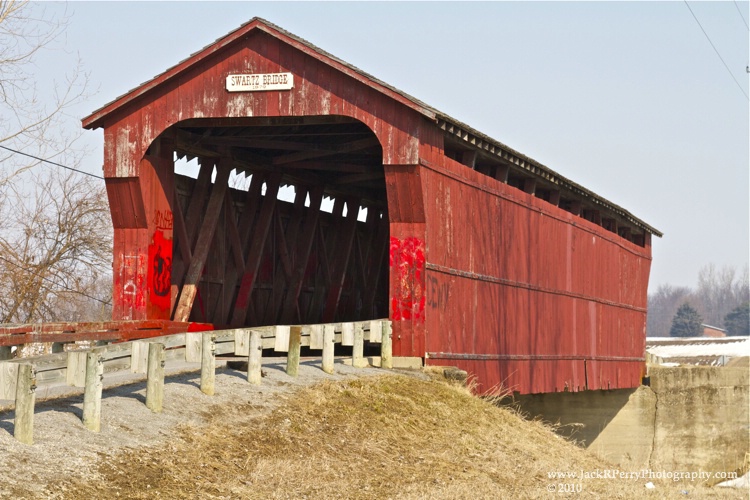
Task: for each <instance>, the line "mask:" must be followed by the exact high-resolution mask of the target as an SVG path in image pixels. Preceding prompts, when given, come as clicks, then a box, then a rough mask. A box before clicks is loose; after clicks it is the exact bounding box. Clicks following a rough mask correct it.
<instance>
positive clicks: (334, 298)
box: [323, 199, 359, 322]
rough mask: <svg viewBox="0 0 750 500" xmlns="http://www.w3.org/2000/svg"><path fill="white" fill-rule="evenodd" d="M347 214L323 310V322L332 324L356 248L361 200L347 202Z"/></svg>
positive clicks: (336, 248)
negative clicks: (355, 241)
mask: <svg viewBox="0 0 750 500" xmlns="http://www.w3.org/2000/svg"><path fill="white" fill-rule="evenodd" d="M346 206H347V210H348V211H347V213H346V219H345V221H344V225H343V227H342V229H341V234H340V235H339V237H338V238H337V240H336V247H335V248H334V258H333V271H332V276H331V285H330V287H329V289H328V297H327V298H326V304H325V309H324V310H323V321H324V322H332V321H334V320H335V319H336V312H337V310H338V306H339V301H340V300H341V290H342V289H343V288H344V280H345V279H346V271H347V269H348V268H349V260H350V259H351V256H352V248H353V246H354V235H355V234H356V231H357V215H358V214H359V200H355V199H348V200H346Z"/></svg>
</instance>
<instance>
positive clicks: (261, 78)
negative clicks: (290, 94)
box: [227, 73, 294, 92]
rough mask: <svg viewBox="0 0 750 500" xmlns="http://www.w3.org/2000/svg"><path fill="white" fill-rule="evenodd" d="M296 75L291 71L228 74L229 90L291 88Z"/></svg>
mask: <svg viewBox="0 0 750 500" xmlns="http://www.w3.org/2000/svg"><path fill="white" fill-rule="evenodd" d="M293 87H294V75H293V74H291V73H265V74H256V75H229V76H227V90H228V91H229V92H254V91H258V90H291V89H292V88H293Z"/></svg>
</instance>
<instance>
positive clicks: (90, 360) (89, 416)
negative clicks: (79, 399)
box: [83, 349, 104, 432]
mask: <svg viewBox="0 0 750 500" xmlns="http://www.w3.org/2000/svg"><path fill="white" fill-rule="evenodd" d="M103 379H104V364H103V363H102V353H101V351H100V350H98V349H93V350H91V351H89V352H88V353H86V382H85V384H86V385H85V387H86V388H85V389H84V390H83V425H84V427H86V428H87V429H88V430H90V431H93V432H99V431H100V430H101V419H102V386H103V385H104V384H103Z"/></svg>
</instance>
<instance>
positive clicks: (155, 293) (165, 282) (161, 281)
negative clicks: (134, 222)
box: [148, 212, 172, 315]
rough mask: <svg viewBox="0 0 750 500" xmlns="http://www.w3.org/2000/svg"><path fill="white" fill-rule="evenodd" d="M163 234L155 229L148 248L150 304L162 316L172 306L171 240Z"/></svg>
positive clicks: (162, 231)
mask: <svg viewBox="0 0 750 500" xmlns="http://www.w3.org/2000/svg"><path fill="white" fill-rule="evenodd" d="M170 214H171V212H170ZM164 232H165V230H163V229H157V230H156V231H155V232H154V238H153V242H152V243H151V245H149V247H148V261H149V263H150V265H151V268H150V269H149V276H150V280H149V283H148V286H149V292H150V293H149V295H150V297H151V303H152V304H153V305H154V306H155V307H157V308H158V309H159V310H161V311H162V312H163V314H167V315H169V313H170V309H171V305H172V300H171V287H172V238H168V239H167V238H165V236H164ZM170 232H171V231H170ZM170 236H171V235H170Z"/></svg>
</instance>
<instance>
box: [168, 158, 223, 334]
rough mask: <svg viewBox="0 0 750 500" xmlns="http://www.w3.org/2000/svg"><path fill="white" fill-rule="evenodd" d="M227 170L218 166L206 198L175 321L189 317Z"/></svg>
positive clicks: (213, 227)
mask: <svg viewBox="0 0 750 500" xmlns="http://www.w3.org/2000/svg"><path fill="white" fill-rule="evenodd" d="M229 172H230V168H229V166H224V165H222V166H221V168H218V173H217V175H216V182H215V183H214V185H213V188H212V189H211V196H210V198H209V200H208V207H207V208H206V214H205V217H204V218H203V224H202V225H201V228H200V232H199V233H198V241H197V242H196V244H195V253H194V255H193V260H191V261H190V267H189V269H188V272H187V273H186V275H185V281H184V284H183V285H182V292H181V293H180V300H179V302H178V304H177V306H176V308H175V313H174V320H175V321H188V319H189V318H190V312H191V311H192V309H193V301H194V300H195V295H196V293H197V291H198V283H199V282H200V278H201V274H202V273H203V268H204V266H205V264H206V258H207V257H208V252H209V249H210V248H211V242H212V241H213V237H214V232H215V231H216V226H217V223H218V221H219V214H220V213H221V207H222V204H223V203H224V196H225V194H226V191H227V188H228V184H227V183H228V180H229ZM195 220H196V219H188V221H187V223H188V224H194V223H195Z"/></svg>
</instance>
